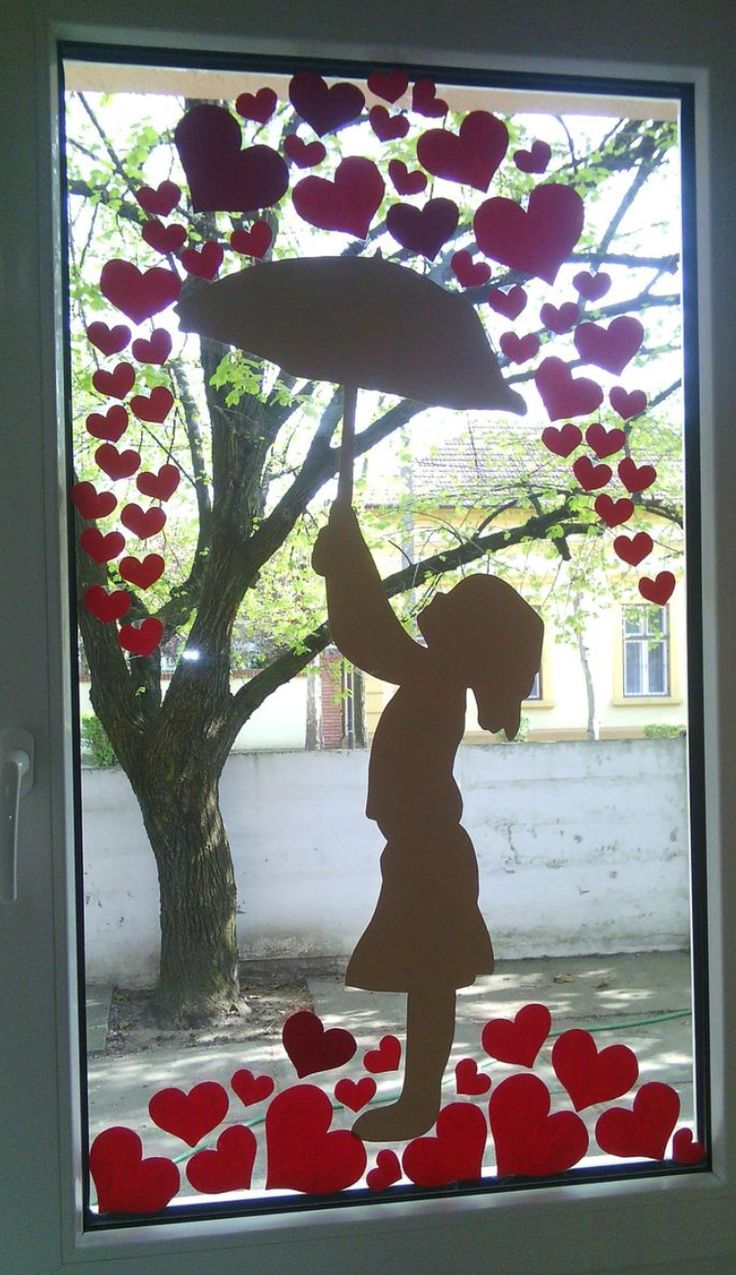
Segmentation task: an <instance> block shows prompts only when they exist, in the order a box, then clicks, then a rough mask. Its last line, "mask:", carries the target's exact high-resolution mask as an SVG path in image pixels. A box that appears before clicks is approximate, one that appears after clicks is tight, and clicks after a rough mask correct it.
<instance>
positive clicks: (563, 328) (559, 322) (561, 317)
mask: <svg viewBox="0 0 736 1275" xmlns="http://www.w3.org/2000/svg"><path fill="white" fill-rule="evenodd" d="M539 317H540V319H541V320H542V323H543V324H544V326H545V328H549V330H550V332H555V333H556V334H557V336H562V334H563V332H569V331H570V329H571V328H574V327H575V324H576V323H577V321H578V319H579V317H580V306H579V305H577V304H576V303H575V302H574V301H564V302H563V303H562V305H561V306H556V305H552V304H551V302H549V301H548V302H547V303H546V304H545V305H543V306H542V308H541V310H540V311H539Z"/></svg>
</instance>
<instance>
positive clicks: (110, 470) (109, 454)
mask: <svg viewBox="0 0 736 1275" xmlns="http://www.w3.org/2000/svg"><path fill="white" fill-rule="evenodd" d="M95 460H96V462H97V464H98V465H99V467H100V469H102V470H104V472H105V473H106V474H107V476H108V478H112V479H113V481H114V482H115V481H117V479H118V478H130V477H131V475H132V474H134V473H135V471H136V469H137V468H138V466H139V465H140V463H141V458H140V456H139V454H138V452H134V451H133V450H132V448H128V450H127V451H124V452H119V451H118V449H117V447H116V446H115V445H114V443H103V444H102V446H101V447H98V448H97V451H96V452H95Z"/></svg>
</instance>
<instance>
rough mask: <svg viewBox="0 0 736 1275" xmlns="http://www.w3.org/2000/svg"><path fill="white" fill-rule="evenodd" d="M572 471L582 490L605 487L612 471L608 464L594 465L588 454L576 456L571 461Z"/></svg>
mask: <svg viewBox="0 0 736 1275" xmlns="http://www.w3.org/2000/svg"><path fill="white" fill-rule="evenodd" d="M572 472H573V473H574V475H575V477H576V478H577V480H578V482H579V483H580V486H581V487H582V489H583V491H595V489H596V488H597V487H605V485H606V483H607V482H609V481H610V478H611V476H612V473H613V471H612V469H611V466H610V465H594V464H593V462H592V460H591V459H590V456H578V458H577V460H576V461H575V462H574V463H573V467H572Z"/></svg>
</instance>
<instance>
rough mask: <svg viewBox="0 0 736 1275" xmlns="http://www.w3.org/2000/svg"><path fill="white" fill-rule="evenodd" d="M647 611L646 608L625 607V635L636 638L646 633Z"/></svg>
mask: <svg viewBox="0 0 736 1275" xmlns="http://www.w3.org/2000/svg"><path fill="white" fill-rule="evenodd" d="M645 617H646V611H645V608H644V607H624V633H625V634H626V635H627V637H635V636H636V635H637V634H640V633H645V632H646V618H645Z"/></svg>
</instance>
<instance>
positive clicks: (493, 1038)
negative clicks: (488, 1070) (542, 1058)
mask: <svg viewBox="0 0 736 1275" xmlns="http://www.w3.org/2000/svg"><path fill="white" fill-rule="evenodd" d="M551 1026H552V1017H551V1015H550V1012H549V1010H548V1009H547V1006H546V1005H537V1004H532V1005H524V1007H523V1009H520V1010H519V1012H518V1014H516V1016H515V1017H514V1018H513V1019H509V1018H492V1019H491V1020H490V1022H488V1023H486V1025H485V1027H484V1028H483V1032H482V1034H481V1043H482V1045H483V1048H484V1049H485V1051H486V1053H487V1054H489V1055H490V1057H491V1058H496V1059H497V1060H498V1061H499V1062H505V1063H518V1064H519V1066H520V1067H533V1066H534V1060H535V1058H536V1056H537V1054H538V1053H539V1051H540V1049H541V1048H542V1045H543V1044H544V1042H545V1040H546V1039H547V1037H548V1035H549V1029H550V1027H551Z"/></svg>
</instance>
